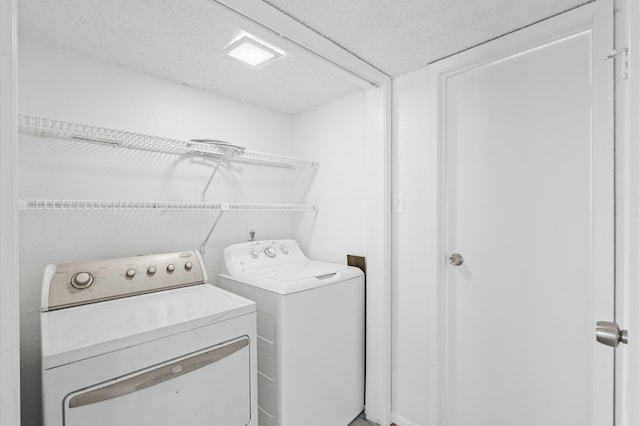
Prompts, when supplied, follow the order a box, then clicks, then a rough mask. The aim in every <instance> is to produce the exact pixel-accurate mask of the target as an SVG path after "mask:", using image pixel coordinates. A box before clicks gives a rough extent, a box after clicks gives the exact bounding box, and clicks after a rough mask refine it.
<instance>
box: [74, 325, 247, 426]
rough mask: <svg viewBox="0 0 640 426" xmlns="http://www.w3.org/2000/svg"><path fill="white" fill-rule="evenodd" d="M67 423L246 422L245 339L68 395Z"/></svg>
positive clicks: (220, 425) (223, 425) (225, 425)
mask: <svg viewBox="0 0 640 426" xmlns="http://www.w3.org/2000/svg"><path fill="white" fill-rule="evenodd" d="M64 407H65V408H64V411H65V412H64V425H65V426H86V425H93V426H113V425H118V426H134V425H135V426H147V425H148V426H175V425H191V426H205V425H206V426H214V425H215V426H241V425H246V424H248V423H249V421H250V419H251V398H250V358H249V339H248V338H247V337H243V338H240V339H237V340H234V341H231V342H227V343H224V344H222V345H217V346H214V347H210V348H208V349H205V350H203V351H199V352H196V353H193V354H189V355H187V356H185V357H181V358H178V359H173V360H170V361H168V362H166V363H163V364H161V365H157V366H154V367H152V368H148V369H145V370H142V371H138V372H135V373H132V374H129V375H127V376H124V377H120V378H117V379H114V380H111V381H108V382H105V383H102V384H99V385H96V386H93V387H90V388H87V389H83V390H79V391H77V392H73V393H71V394H69V395H68V396H67V397H66V398H65V399H64Z"/></svg>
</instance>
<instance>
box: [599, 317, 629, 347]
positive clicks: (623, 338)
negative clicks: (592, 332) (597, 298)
mask: <svg viewBox="0 0 640 426" xmlns="http://www.w3.org/2000/svg"><path fill="white" fill-rule="evenodd" d="M596 340H597V341H598V342H600V343H602V344H603V345H607V346H612V347H614V348H616V347H618V345H619V344H620V342H622V343H625V344H626V343H627V342H628V341H629V337H628V332H627V330H620V327H618V324H616V323H615V322H611V321H598V322H597V323H596Z"/></svg>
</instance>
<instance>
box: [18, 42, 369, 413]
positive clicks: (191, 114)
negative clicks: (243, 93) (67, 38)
mask: <svg viewBox="0 0 640 426" xmlns="http://www.w3.org/2000/svg"><path fill="white" fill-rule="evenodd" d="M18 53H19V100H18V110H19V111H20V112H21V113H26V114H33V115H35V116H41V117H48V118H53V119H58V120H64V121H71V122H78V123H83V124H90V125H96V126H100V127H107V128H114V129H119V130H126V131H132V132H139V133H144V134H148V135H155V136H162V137H168V138H174V139H179V140H189V139H192V138H211V139H220V140H224V141H229V142H232V143H234V144H238V145H242V146H245V147H246V148H247V149H251V150H255V151H264V152H272V153H276V154H282V155H289V156H297V157H299V158H303V159H308V160H315V161H320V167H319V169H314V168H294V169H290V168H282V167H272V166H259V165H247V164H239V163H232V162H223V163H221V165H220V167H219V169H218V171H217V172H216V174H215V176H214V178H213V182H212V184H211V186H210V188H209V189H208V191H207V192H206V194H204V197H203V193H202V191H203V189H204V188H205V185H206V183H207V181H208V179H209V177H210V176H211V174H212V172H213V170H214V168H215V166H216V163H215V161H213V160H211V159H209V160H206V159H202V158H200V157H191V156H179V155H171V154H161V153H153V152H146V151H137V150H127V149H122V148H116V147H110V146H104V145H96V144H87V143H82V142H74V141H67V140H60V139H53V138H48V137H40V136H34V135H30V134H20V135H19V144H18V148H19V159H18V173H19V193H18V197H19V198H21V199H31V198H37V199H81V200H82V199H86V200H131V201H185V202H200V201H206V202H246V203H312V204H316V203H317V204H318V205H319V211H318V212H317V213H289V212H264V211H249V212H233V211H229V212H225V213H224V214H223V216H222V218H221V219H220V221H219V223H218V224H217V226H216V228H215V229H214V231H213V233H212V236H211V239H210V240H209V243H208V244H207V246H206V247H205V256H204V257H205V262H206V266H207V270H208V272H209V276H210V278H211V281H213V282H215V277H216V276H217V274H218V273H219V272H221V268H222V250H223V249H224V247H226V246H227V245H229V244H232V243H236V242H241V241H246V240H247V239H248V238H249V230H255V232H256V239H276V238H278V239H281V238H293V237H296V238H298V239H300V241H301V244H302V246H303V248H304V249H305V250H306V251H307V253H308V254H309V255H310V256H313V257H317V258H319V259H323V260H331V261H336V262H341V263H345V262H346V259H345V254H346V253H353V254H363V255H366V253H365V247H366V239H365V226H366V221H363V220H362V218H363V217H366V214H367V206H366V203H360V199H359V198H357V197H355V198H353V197H352V196H350V195H348V194H352V193H353V192H354V190H353V189H354V188H358V187H361V186H362V185H364V184H365V182H366V177H365V169H364V168H363V166H361V165H360V163H359V159H358V157H359V155H360V153H361V151H362V149H363V146H364V144H365V132H364V126H365V116H366V97H365V95H364V94H362V93H355V94H352V95H349V96H347V97H345V98H342V99H338V100H336V101H333V102H331V103H329V104H327V105H322V106H320V107H318V108H315V109H313V110H310V111H307V112H304V113H301V114H298V115H295V116H291V115H289V114H285V113H281V112H277V111H273V110H269V109H265V108H261V107H258V106H253V105H248V104H245V103H242V102H238V101H235V100H233V99H230V98H226V97H222V96H218V95H216V94H213V93H210V92H205V91H201V90H198V89H195V88H191V87H187V86H185V85H182V84H179V83H176V82H171V81H167V80H163V79H159V78H156V77H153V76H150V75H145V74H142V73H139V72H135V71H131V70H128V69H125V68H122V67H120V66H117V65H114V64H111V63H106V62H103V61H101V60H99V59H96V58H90V57H87V56H83V55H79V54H76V53H73V52H70V51H67V50H64V49H60V48H56V47H53V46H49V45H46V44H42V43H40V42H36V41H33V40H24V39H23V40H20V44H19V51H18ZM218 214H219V212H216V211H154V210H75V211H70V210H42V211H40V210H22V211H21V212H20V215H19V220H20V226H19V248H20V293H21V294H20V297H21V308H20V309H21V362H22V365H21V380H22V382H21V384H22V402H23V403H22V416H23V419H22V424H24V425H38V424H40V416H41V413H40V398H41V397H40V374H41V365H40V356H41V354H40V328H39V309H40V289H41V281H42V272H43V270H44V267H45V265H46V264H49V263H64V262H70V261H81V260H90V259H100V258H109V257H122V256H132V255H136V254H147V253H160V252H170V251H180V250H193V249H197V248H199V247H200V245H201V243H202V241H203V239H204V238H205V236H206V234H207V233H208V232H209V230H210V228H211V225H212V224H213V222H214V221H215V219H216V218H217V216H218ZM336 218H340V220H337V219H336Z"/></svg>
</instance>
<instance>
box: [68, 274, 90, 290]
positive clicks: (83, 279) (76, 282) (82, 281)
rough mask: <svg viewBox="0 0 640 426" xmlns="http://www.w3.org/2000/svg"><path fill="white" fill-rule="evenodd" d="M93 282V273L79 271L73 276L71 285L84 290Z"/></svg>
mask: <svg viewBox="0 0 640 426" xmlns="http://www.w3.org/2000/svg"><path fill="white" fill-rule="evenodd" d="M91 284H93V275H91V274H90V273H88V272H78V273H77V274H75V275H74V276H73V277H71V285H72V286H73V287H75V288H77V289H80V290H82V289H83V288H87V287H89V286H91Z"/></svg>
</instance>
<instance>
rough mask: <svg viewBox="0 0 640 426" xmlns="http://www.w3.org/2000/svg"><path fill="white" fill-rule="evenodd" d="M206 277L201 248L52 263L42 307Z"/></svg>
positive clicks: (194, 281)
mask: <svg viewBox="0 0 640 426" xmlns="http://www.w3.org/2000/svg"><path fill="white" fill-rule="evenodd" d="M205 281H206V272H205V269H204V266H203V262H202V258H201V257H200V254H199V253H198V252H197V251H187V252H178V253H165V254H154V255H145V256H133V257H124V258H119V259H107V260H96V261H89V262H75V263H63V264H58V265H48V266H47V267H46V269H45V273H44V278H43V283H42V303H41V308H42V311H50V310H54V309H62V308H68V307H72V306H78V305H84V304H88V303H94V302H101V301H105V300H110V299H118V298H122V297H128V296H135V295H138V294H143V293H150V292H154V291H161V290H166V289H169V288H177V287H184V286H188V285H195V284H202V283H204V282H205Z"/></svg>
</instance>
